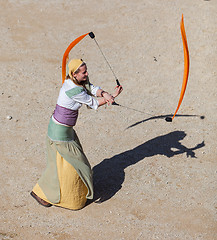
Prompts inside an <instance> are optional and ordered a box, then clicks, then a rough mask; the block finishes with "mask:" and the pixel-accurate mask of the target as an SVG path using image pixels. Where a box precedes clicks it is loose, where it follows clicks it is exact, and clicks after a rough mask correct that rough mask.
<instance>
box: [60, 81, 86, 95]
mask: <svg viewBox="0 0 217 240" xmlns="http://www.w3.org/2000/svg"><path fill="white" fill-rule="evenodd" d="M63 87H64V90H65V93H66V95H67V96H68V97H70V98H71V97H73V96H75V95H78V94H80V93H82V92H83V91H84V88H83V87H81V86H77V85H76V84H74V83H73V82H72V81H71V80H66V81H65V82H64V86H63Z"/></svg>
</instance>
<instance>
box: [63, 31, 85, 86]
mask: <svg viewBox="0 0 217 240" xmlns="http://www.w3.org/2000/svg"><path fill="white" fill-rule="evenodd" d="M88 34H89V33H85V34H83V35H81V36H80V37H78V38H76V39H75V40H74V41H73V42H71V43H70V45H69V46H68V47H67V49H66V51H65V53H64V55H63V60H62V83H64V81H65V78H66V63H67V60H68V56H69V52H70V51H71V49H72V48H73V47H74V46H75V45H76V44H77V43H79V42H80V41H81V40H82V39H83V38H84V37H86V36H87V35H88Z"/></svg>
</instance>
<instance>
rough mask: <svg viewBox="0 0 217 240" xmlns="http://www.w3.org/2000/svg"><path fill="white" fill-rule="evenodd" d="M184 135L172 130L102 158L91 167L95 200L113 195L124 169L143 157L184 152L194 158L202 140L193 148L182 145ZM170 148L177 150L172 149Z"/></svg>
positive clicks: (201, 144) (120, 183)
mask: <svg viewBox="0 0 217 240" xmlns="http://www.w3.org/2000/svg"><path fill="white" fill-rule="evenodd" d="M185 136H186V133H185V132H183V131H174V132H171V133H169V134H166V135H163V136H159V137H156V138H153V139H151V140H149V141H147V142H145V143H143V144H141V145H139V146H137V147H135V148H133V149H131V150H128V151H126V152H123V153H120V154H117V155H115V156H113V157H112V158H109V159H104V160H103V161H102V162H101V163H99V164H98V165H96V166H95V167H94V168H93V182H94V191H95V194H94V199H93V201H95V202H100V203H101V202H104V201H106V200H108V199H110V198H111V197H113V196H114V195H115V194H116V193H117V192H118V191H119V190H120V189H121V187H122V183H123V182H124V178H125V172H124V169H125V168H127V167H128V166H130V165H133V164H136V163H137V162H139V161H141V160H143V159H144V158H145V157H151V156H155V155H158V154H160V155H164V156H167V157H168V158H171V157H173V156H175V155H177V154H183V153H186V155H187V157H189V156H190V157H192V158H196V156H195V152H194V150H196V149H199V148H201V147H204V146H205V144H204V141H203V142H202V143H200V144H197V145H196V146H195V147H194V148H187V147H185V146H183V145H182V144H181V143H180V141H181V140H182V139H183V138H184V137H185ZM172 148H175V149H177V150H175V151H173V150H172Z"/></svg>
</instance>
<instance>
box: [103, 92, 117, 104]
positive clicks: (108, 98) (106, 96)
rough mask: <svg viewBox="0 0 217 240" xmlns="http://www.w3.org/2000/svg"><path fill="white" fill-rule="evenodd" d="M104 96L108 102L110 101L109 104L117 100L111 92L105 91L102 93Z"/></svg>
mask: <svg viewBox="0 0 217 240" xmlns="http://www.w3.org/2000/svg"><path fill="white" fill-rule="evenodd" d="M102 96H103V98H104V99H105V100H106V102H107V103H108V104H110V103H111V104H112V103H113V102H114V101H115V100H114V97H113V96H112V95H111V94H109V93H107V92H104V93H103V94H102Z"/></svg>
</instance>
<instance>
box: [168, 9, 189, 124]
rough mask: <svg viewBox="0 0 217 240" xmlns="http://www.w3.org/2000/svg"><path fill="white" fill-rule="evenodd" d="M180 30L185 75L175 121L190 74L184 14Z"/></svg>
mask: <svg viewBox="0 0 217 240" xmlns="http://www.w3.org/2000/svg"><path fill="white" fill-rule="evenodd" d="M180 28H181V34H182V42H183V50H184V74H183V82H182V89H181V94H180V98H179V102H178V106H177V108H176V111H175V113H174V115H173V117H172V120H173V119H174V117H175V115H176V113H177V112H178V110H179V107H180V105H181V103H182V100H183V97H184V94H185V90H186V86H187V82H188V74H189V51H188V43H187V38H186V33H185V26H184V20H183V14H182V20H181V23H180Z"/></svg>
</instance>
